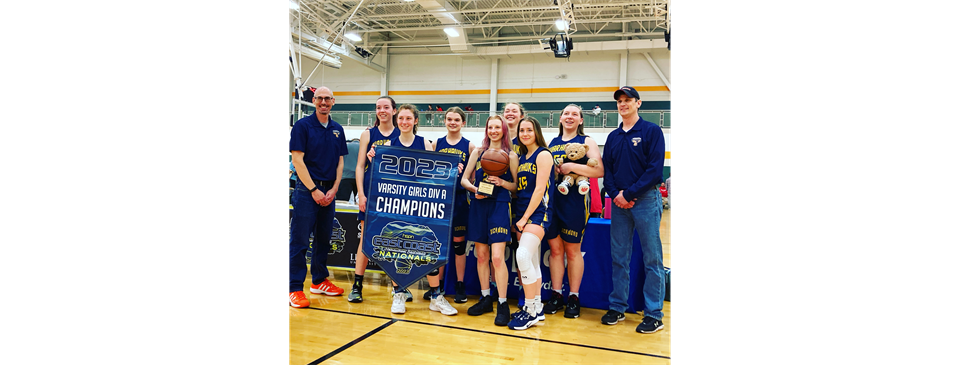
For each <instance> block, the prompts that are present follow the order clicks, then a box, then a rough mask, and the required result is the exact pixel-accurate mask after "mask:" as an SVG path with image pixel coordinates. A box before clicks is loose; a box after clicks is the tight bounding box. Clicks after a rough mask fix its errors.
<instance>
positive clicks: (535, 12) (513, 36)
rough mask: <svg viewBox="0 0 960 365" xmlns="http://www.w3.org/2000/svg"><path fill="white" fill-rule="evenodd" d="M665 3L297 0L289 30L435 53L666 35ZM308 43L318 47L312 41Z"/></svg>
mask: <svg viewBox="0 0 960 365" xmlns="http://www.w3.org/2000/svg"><path fill="white" fill-rule="evenodd" d="M293 1H294V2H296V1H297V0H293ZM668 2H669V0H636V1H623V0H606V1H605V0H413V1H404V0H366V1H363V0H299V4H300V11H297V10H291V12H292V13H294V14H296V16H291V24H292V25H291V29H295V28H296V27H295V26H294V25H296V23H297V22H299V23H300V24H299V25H300V27H302V29H304V30H307V31H309V32H310V33H312V34H314V35H316V36H317V37H318V38H320V39H323V40H328V41H333V42H334V43H335V44H337V45H340V46H343V47H344V48H346V49H347V50H348V52H352V50H353V44H352V43H351V42H350V41H344V40H343V37H342V33H343V32H344V31H349V32H352V33H357V34H359V35H360V36H361V37H362V38H363V44H362V45H363V48H364V49H366V50H367V51H371V50H372V51H373V52H372V53H374V54H377V53H380V52H386V51H388V50H389V49H391V48H394V47H411V46H418V45H419V46H420V47H431V48H430V49H431V50H434V51H436V52H435V53H444V54H446V53H449V52H451V51H452V52H461V53H474V49H475V48H476V47H486V46H498V45H499V44H496V43H497V42H505V43H508V44H510V45H516V44H522V43H523V42H522V41H528V42H529V44H536V40H537V39H540V38H543V37H544V36H549V35H550V34H556V33H564V32H565V33H566V34H568V35H572V36H573V38H576V39H578V40H579V41H580V42H583V41H617V40H628V39H662V38H663V32H664V31H666V30H667V29H669V27H670V16H669V15H670V14H669V12H668V8H669V3H668ZM558 20H564V21H566V22H567V24H568V29H567V30H566V31H563V30H559V29H557V28H556V23H557V21H558ZM445 28H454V29H455V30H456V31H457V33H458V36H457V37H453V36H449V35H447V34H446V33H445V32H444V29H445ZM578 31H580V32H579V33H578ZM294 38H295V39H297V40H300V39H299V37H297V36H295V37H294ZM300 41H303V40H300ZM307 43H310V42H307ZM304 47H309V48H311V49H316V48H319V47H316V46H314V45H311V44H304ZM434 47H437V48H434ZM476 54H479V53H476ZM371 58H372V57H371ZM301 71H303V70H301Z"/></svg>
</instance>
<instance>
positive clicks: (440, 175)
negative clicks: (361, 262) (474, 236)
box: [363, 146, 460, 288]
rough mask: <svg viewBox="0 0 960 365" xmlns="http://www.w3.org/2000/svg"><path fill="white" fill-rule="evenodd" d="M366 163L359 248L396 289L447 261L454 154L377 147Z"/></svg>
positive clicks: (455, 162)
mask: <svg viewBox="0 0 960 365" xmlns="http://www.w3.org/2000/svg"><path fill="white" fill-rule="evenodd" d="M376 151H377V153H376V157H374V159H373V164H371V167H370V172H371V173H372V175H371V176H370V186H368V187H365V189H364V191H365V192H366V193H367V194H366V195H367V206H366V208H365V209H366V222H364V228H363V253H364V254H365V255H367V257H369V258H370V259H371V260H374V261H375V262H376V263H377V265H379V266H380V268H381V269H382V270H383V271H384V272H385V273H387V275H388V276H390V278H391V279H393V281H395V282H396V283H397V285H399V286H400V287H401V288H406V287H408V286H410V284H413V283H415V282H417V281H418V280H420V278H423V277H424V276H426V275H427V274H428V273H430V272H431V271H433V269H435V268H439V267H440V266H443V265H445V264H446V263H447V260H448V256H449V253H450V235H451V230H452V221H453V198H454V195H455V194H456V191H455V190H454V189H455V187H456V185H455V184H457V183H459V181H457V164H458V163H459V162H460V161H459V160H458V159H457V156H456V155H453V154H449V153H439V152H432V151H424V150H414V149H411V148H403V147H390V146H380V147H377V149H376Z"/></svg>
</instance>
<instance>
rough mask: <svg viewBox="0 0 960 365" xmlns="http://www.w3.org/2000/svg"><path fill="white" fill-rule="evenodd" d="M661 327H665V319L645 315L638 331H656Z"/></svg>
mask: <svg viewBox="0 0 960 365" xmlns="http://www.w3.org/2000/svg"><path fill="white" fill-rule="evenodd" d="M661 329H663V321H661V320H659V319H653V317H643V322H640V325H638V326H637V332H640V333H654V332H657V331H659V330H661Z"/></svg>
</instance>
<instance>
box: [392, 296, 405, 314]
mask: <svg viewBox="0 0 960 365" xmlns="http://www.w3.org/2000/svg"><path fill="white" fill-rule="evenodd" d="M406 301H407V295H406V294H403V292H400V293H395V294H393V305H391V306H390V312H393V313H396V314H403V313H406V311H407V306H406V305H404V304H403V302H406Z"/></svg>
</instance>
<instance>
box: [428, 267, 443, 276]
mask: <svg viewBox="0 0 960 365" xmlns="http://www.w3.org/2000/svg"><path fill="white" fill-rule="evenodd" d="M437 275H440V268H439V267H438V268H436V269H433V271H431V272H429V273H427V276H437Z"/></svg>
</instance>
